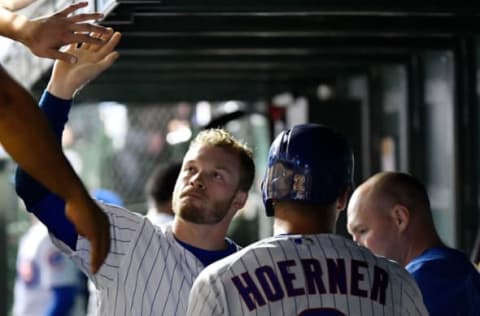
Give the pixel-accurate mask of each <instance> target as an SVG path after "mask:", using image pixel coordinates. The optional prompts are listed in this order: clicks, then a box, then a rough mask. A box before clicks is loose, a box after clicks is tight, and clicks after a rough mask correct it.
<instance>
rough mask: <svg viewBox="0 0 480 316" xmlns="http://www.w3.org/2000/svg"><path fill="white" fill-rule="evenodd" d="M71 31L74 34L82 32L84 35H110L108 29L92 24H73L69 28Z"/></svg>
mask: <svg viewBox="0 0 480 316" xmlns="http://www.w3.org/2000/svg"><path fill="white" fill-rule="evenodd" d="M69 30H70V31H72V32H82V33H98V34H108V33H109V31H108V28H106V27H103V26H100V25H95V24H90V23H76V24H72V25H70V27H69Z"/></svg>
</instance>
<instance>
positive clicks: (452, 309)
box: [348, 172, 480, 316]
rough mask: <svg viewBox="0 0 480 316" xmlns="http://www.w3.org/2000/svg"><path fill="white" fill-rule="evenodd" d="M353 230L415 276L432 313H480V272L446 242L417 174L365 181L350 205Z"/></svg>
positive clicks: (379, 176) (356, 237)
mask: <svg viewBox="0 0 480 316" xmlns="http://www.w3.org/2000/svg"><path fill="white" fill-rule="evenodd" d="M348 231H349V232H350V234H351V235H352V236H353V239H354V240H355V241H356V242H357V243H358V244H360V245H362V246H365V247H367V248H369V249H370V250H371V251H372V252H374V253H375V254H377V255H380V256H385V257H387V258H390V259H393V260H395V261H397V262H398V263H399V264H401V265H402V266H404V267H405V269H407V270H408V272H410V273H411V274H412V275H413V277H414V278H415V279H416V280H417V283H418V285H419V287H420V290H421V291H422V295H423V298H424V301H425V305H426V306H427V309H428V311H429V313H430V315H431V316H437V315H449V316H451V315H480V275H479V273H478V272H477V271H476V270H475V268H474V266H473V265H472V263H471V262H469V260H468V258H467V257H466V256H465V255H464V254H463V253H461V252H459V251H457V250H455V249H451V248H448V247H446V246H445V244H444V243H443V242H442V240H441V239H440V237H439V236H438V233H437V231H436V229H435V225H434V222H433V217H432V212H431V210H430V201H429V198H428V194H427V191H426V189H425V186H424V185H423V184H422V183H421V182H420V181H418V180H417V179H415V178H414V177H412V176H411V175H409V174H406V173H399V172H382V173H378V174H376V175H374V176H373V177H371V178H370V179H368V180H367V181H365V182H364V183H363V184H362V185H360V186H359V187H358V188H357V189H356V190H355V192H354V193H353V195H352V198H351V200H350V203H349V206H348Z"/></svg>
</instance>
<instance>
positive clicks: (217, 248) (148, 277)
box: [16, 35, 255, 316]
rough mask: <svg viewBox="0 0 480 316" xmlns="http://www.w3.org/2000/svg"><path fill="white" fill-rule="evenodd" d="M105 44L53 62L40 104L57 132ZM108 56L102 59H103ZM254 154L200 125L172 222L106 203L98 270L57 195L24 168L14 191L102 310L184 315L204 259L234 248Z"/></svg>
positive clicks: (184, 167) (102, 54) (94, 71)
mask: <svg viewBox="0 0 480 316" xmlns="http://www.w3.org/2000/svg"><path fill="white" fill-rule="evenodd" d="M117 41H118V38H117V37H116V35H113V37H112V38H111V39H110V40H109V43H107V44H105V45H104V46H103V47H102V48H100V49H97V48H96V47H94V46H86V47H85V46H82V47H79V48H77V47H73V46H72V47H70V50H71V51H72V52H74V53H75V54H76V56H77V58H78V63H77V64H75V65H69V64H66V63H63V62H57V63H56V65H55V67H54V69H53V72H52V78H51V81H50V83H49V86H48V88H47V90H48V91H47V92H46V93H45V94H44V95H43V97H42V100H41V102H40V103H41V106H42V107H43V110H44V112H45V113H46V115H47V117H48V118H49V120H50V121H51V124H52V126H53V127H54V129H55V131H56V132H57V134H58V135H60V134H61V130H62V128H63V126H64V123H65V122H66V121H67V115H68V111H69V107H70V105H71V99H72V97H73V94H74V93H75V91H76V90H77V89H79V88H80V87H81V86H83V84H85V82H87V81H88V80H91V79H92V78H94V77H95V76H97V75H98V74H99V73H100V72H101V71H102V70H103V69H104V68H103V67H102V64H103V62H102V60H103V59H104V58H108V56H109V54H110V52H108V50H107V48H109V47H110V48H111V49H113V47H114V46H115V45H110V42H114V43H115V42H117ZM106 56H107V57H106ZM254 169H255V168H254V163H253V159H252V152H251V150H250V149H248V148H247V147H246V146H245V145H243V144H241V143H240V142H238V141H237V140H235V139H234V138H233V137H232V136H231V135H230V134H228V133H227V132H225V131H223V130H219V129H212V130H207V131H203V132H201V133H200V134H198V135H197V137H196V138H195V139H194V140H193V141H192V143H191V144H190V147H189V149H188V151H187V153H186V154H185V156H184V160H183V164H182V169H181V172H180V174H179V176H178V179H177V182H176V185H175V189H174V194H173V206H172V208H173V210H174V212H175V220H174V221H173V223H172V225H168V226H162V227H158V226H154V225H153V224H152V223H151V222H150V221H149V220H148V219H146V218H145V217H143V216H141V215H139V214H136V213H133V212H131V211H128V210H126V209H123V208H119V207H115V206H111V205H103V210H104V212H105V213H106V214H107V216H108V218H109V222H110V233H111V236H112V242H111V245H112V246H111V248H110V253H109V255H108V256H107V259H106V261H105V263H104V264H103V265H102V266H101V267H100V270H99V272H98V273H96V274H94V273H92V271H91V270H90V269H89V253H90V249H91V248H90V244H89V243H88V241H87V240H85V239H84V238H82V237H81V236H79V235H77V233H76V232H75V230H74V229H73V227H72V226H71V225H70V224H69V222H68V221H67V220H66V218H65V216H64V209H63V202H62V200H61V199H59V198H58V197H56V196H55V195H53V194H51V192H49V191H46V189H45V188H43V187H41V186H39V184H38V183H36V182H35V181H34V180H33V179H31V178H30V177H29V176H28V175H27V174H26V173H25V172H23V171H22V170H21V169H19V170H18V172H17V186H16V189H17V192H18V194H19V195H20V196H21V197H22V198H23V200H24V201H25V204H26V206H27V209H28V210H30V211H32V212H34V213H35V215H36V216H37V217H39V218H40V219H41V220H42V221H43V222H44V223H45V224H46V226H47V227H48V229H49V230H50V232H51V234H53V235H54V237H55V239H56V241H55V242H56V243H57V245H58V246H59V247H60V248H61V249H62V250H63V251H64V252H66V253H68V254H69V255H71V256H72V257H73V259H74V260H75V262H76V263H77V264H78V265H79V266H80V268H81V269H82V270H83V271H84V272H85V273H86V274H87V275H88V277H89V278H90V279H91V280H92V281H93V283H94V284H95V286H96V288H97V289H98V291H99V297H98V299H99V314H100V315H112V316H113V315H115V316H118V315H185V313H186V310H187V303H188V294H189V292H190V289H191V286H192V284H193V281H194V279H195V277H196V276H197V275H198V273H199V272H200V271H201V270H202V269H203V268H204V267H205V266H206V265H208V264H210V263H212V262H213V261H216V260H218V259H220V258H223V257H225V256H227V255H229V254H232V253H233V252H236V251H237V248H238V247H237V245H236V244H235V243H233V242H232V241H230V240H228V239H226V238H225V234H226V231H227V228H228V225H229V223H230V221H231V219H232V217H233V216H234V215H235V213H236V212H237V210H238V209H240V208H242V207H243V205H244V204H245V201H246V199H247V196H248V191H249V189H250V186H251V184H252V182H253V178H254V174H255V170H254Z"/></svg>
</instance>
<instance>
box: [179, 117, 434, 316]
mask: <svg viewBox="0 0 480 316" xmlns="http://www.w3.org/2000/svg"><path fill="white" fill-rule="evenodd" d="M312 141H313V142H314V143H315V146H312ZM352 175H353V154H352V151H351V149H350V147H349V145H348V144H347V141H346V140H345V139H344V138H343V136H341V135H339V134H338V133H336V132H334V131H333V130H332V129H330V128H328V127H325V126H322V125H315V124H307V125H297V126H294V127H293V128H292V129H290V130H288V131H284V132H282V133H281V134H280V135H278V136H277V138H276V139H275V140H274V142H273V144H272V146H271V147H270V153H269V161H268V169H267V171H266V174H265V177H264V180H263V185H262V191H263V201H264V204H265V207H266V211H267V215H268V216H274V217H275V219H274V233H275V236H274V237H271V238H267V239H264V240H261V241H259V242H257V243H255V244H253V245H250V246H248V247H247V248H244V249H243V250H241V251H239V252H237V253H236V254H233V255H231V256H229V257H227V258H225V259H223V260H220V261H218V262H216V263H214V264H212V265H210V266H209V267H207V268H206V269H205V270H203V271H202V272H201V273H200V275H199V276H198V278H197V279H196V281H195V283H194V285H193V288H192V291H191V293H190V299H189V307H188V312H187V315H191V316H194V315H195V316H199V315H209V316H211V315H302V316H314V315H315V316H320V315H321V316H340V315H428V314H427V312H426V310H425V306H424V305H423V302H422V296H421V294H420V290H419V289H418V287H417V285H416V283H415V281H414V280H413V278H412V277H411V276H410V275H409V274H408V273H407V272H406V271H405V270H404V269H403V268H401V267H400V266H399V265H397V264H395V263H393V262H390V261H388V260H386V259H384V258H380V257H376V256H374V255H373V254H372V253H371V252H370V251H368V250H367V249H365V248H362V247H359V246H357V245H356V244H355V243H353V242H352V241H350V240H348V239H346V238H344V237H341V236H338V235H335V234H334V231H335V223H336V220H337V218H338V215H339V213H340V212H341V211H342V210H343V209H344V208H345V204H346V202H347V198H348V194H349V192H350V189H351V187H352Z"/></svg>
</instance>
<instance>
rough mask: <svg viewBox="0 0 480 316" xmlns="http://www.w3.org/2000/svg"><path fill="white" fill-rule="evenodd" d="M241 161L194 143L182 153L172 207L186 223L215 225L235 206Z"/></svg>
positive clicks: (228, 154)
mask: <svg viewBox="0 0 480 316" xmlns="http://www.w3.org/2000/svg"><path fill="white" fill-rule="evenodd" d="M239 170H240V161H239V159H238V157H237V156H235V154H233V153H231V152H229V151H227V150H225V149H222V148H219V147H214V146H200V145H198V146H194V147H193V148H190V150H189V151H188V152H187V154H186V155H185V158H184V160H183V165H182V170H181V172H180V175H179V176H178V179H177V183H176V185H175V190H174V193H173V210H174V212H175V214H176V215H177V216H180V218H182V219H184V220H185V221H187V222H192V223H197V224H216V223H218V222H220V221H222V220H223V219H224V218H225V216H226V215H227V214H228V213H229V212H231V211H232V208H234V207H235V205H234V200H235V198H236V196H237V194H239V191H238V186H239V180H240V174H239Z"/></svg>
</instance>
